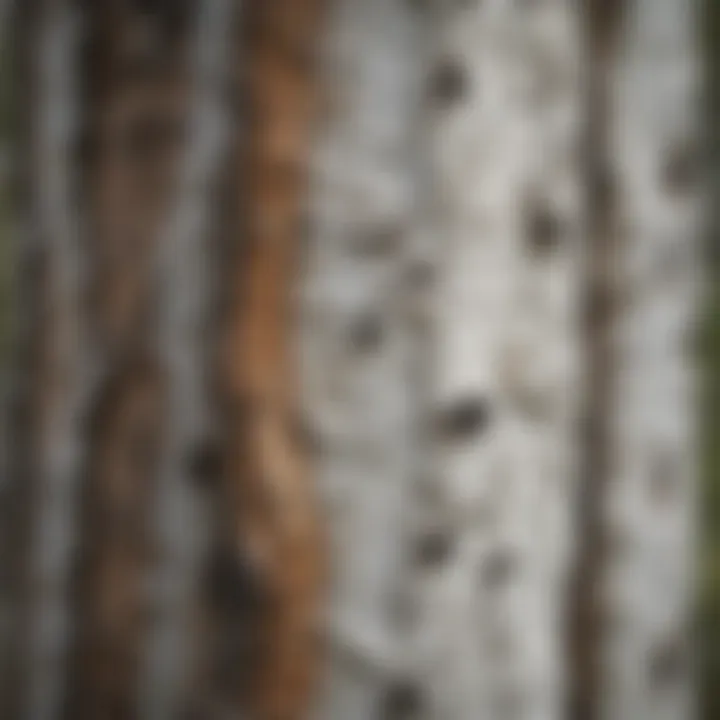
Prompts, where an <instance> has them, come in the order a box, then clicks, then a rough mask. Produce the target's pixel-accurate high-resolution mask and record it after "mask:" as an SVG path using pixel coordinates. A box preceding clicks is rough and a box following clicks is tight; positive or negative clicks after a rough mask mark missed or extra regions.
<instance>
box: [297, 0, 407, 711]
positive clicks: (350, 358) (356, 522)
mask: <svg viewBox="0 0 720 720" xmlns="http://www.w3.org/2000/svg"><path fill="white" fill-rule="evenodd" d="M409 6H410V3H405V2H402V1H401V0H363V2H357V0H338V1H337V2H334V3H332V4H331V7H330V8H329V17H328V20H327V23H328V30H327V43H326V47H325V49H324V55H323V63H324V64H323V70H322V74H323V78H324V87H323V88H321V91H320V93H321V96H323V95H324V96H325V98H324V99H325V101H326V103H325V104H326V107H327V108H328V114H327V116H326V118H325V119H324V120H321V121H320V122H319V124H318V126H317V131H318V137H317V144H316V148H315V152H314V156H313V159H312V173H311V190H310V208H309V212H310V225H311V227H310V247H309V253H308V258H307V268H306V271H305V275H304V277H303V281H302V294H303V313H302V318H301V332H300V346H301V356H302V361H303V380H304V389H305V390H304V395H305V396H304V401H305V405H306V408H307V413H308V416H309V422H310V425H311V426H312V427H313V432H314V433H315V434H316V435H317V437H318V440H319V445H320V448H321V451H322V454H321V457H320V459H319V461H318V462H317V463H316V466H315V470H314V477H315V478H316V481H317V482H319V486H320V491H321V497H322V499H323V502H324V508H323V513H324V515H323V516H324V517H325V518H326V519H327V522H328V543H327V544H328V547H329V551H330V574H331V589H330V598H329V608H328V609H327V610H326V611H325V613H324V616H325V617H326V618H327V620H328V626H329V627H328V636H329V658H328V665H327V668H326V669H325V670H324V674H323V686H322V688H321V692H320V697H319V699H318V704H317V708H316V710H315V712H314V714H313V715H312V716H313V717H317V718H326V719H327V720H334V719H335V718H343V719H344V720H365V719H366V718H368V717H373V716H375V714H376V707H377V705H378V703H379V702H381V699H380V696H381V693H382V692H383V691H384V684H385V683H386V682H387V681H388V680H390V679H392V678H393V677H394V673H393V672H392V666H393V656H394V653H395V648H394V646H393V639H392V637H393V629H392V627H391V623H390V615H391V612H390V605H391V592H392V590H393V584H394V578H395V576H396V573H397V571H398V568H399V566H400V557H399V555H400V550H401V541H402V526H403V524H404V521H403V512H404V510H403V506H404V505H405V491H406V485H407V479H408V470H409V465H408V462H409V451H410V445H409V443H410V424H409V423H410V421H411V416H410V409H411V401H412V398H411V396H410V394H409V388H408V374H407V356H406V352H407V341H408V333H407V327H406V324H405V322H404V309H403V307H402V302H403V297H404V294H405V288H404V287H403V283H404V272H405V269H406V267H407V265H408V261H409V260H408V256H409V255H412V253H413V247H412V246H413V244H414V240H413V238H412V234H411V230H412V222H411V221H412V216H413V205H414V202H415V195H414V187H413V185H414V180H413V176H412V153H413V151H414V147H413V141H414V138H413V117H414V116H415V115H416V113H417V110H418V108H417V91H418V81H419V70H420V64H419V59H420V58H419V54H418V48H417V41H418V39H419V35H418V32H417V21H416V19H415V13H414V12H413V11H412V9H411V8H410V7H409Z"/></svg>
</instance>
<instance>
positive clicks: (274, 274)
mask: <svg viewBox="0 0 720 720" xmlns="http://www.w3.org/2000/svg"><path fill="white" fill-rule="evenodd" d="M321 9H322V3H320V2H318V1H317V0H304V1H302V2H295V1H294V0H282V1H281V2H277V3H270V4H262V3H258V4H257V5H254V6H253V7H252V9H251V11H250V14H249V24H248V25H247V41H248V49H247V58H248V64H247V78H248V84H247V96H246V97H247V99H248V102H249V106H250V108H251V110H250V112H249V115H250V124H249V128H248V133H249V135H248V142H247V144H246V146H245V147H244V148H243V152H242V154H241V158H242V160H241V162H242V164H243V168H244V178H243V180H244V181H243V182H242V183H241V191H242V192H243V193H245V196H244V197H243V198H242V202H241V203H240V207H241V209H242V212H245V213H246V220H245V223H244V225H245V227H246V231H247V241H246V247H245V248H244V251H243V253H239V254H238V256H239V258H240V263H239V264H240V267H239V268H238V272H237V274H236V276H235V278H234V285H235V287H236V288H237V290H236V294H234V297H233V300H232V303H233V307H232V310H231V321H230V329H229V334H230V337H229V343H228V352H229V355H228V367H227V370H228V386H229V387H228V392H229V400H230V403H231V404H232V407H233V412H234V420H233V426H232V438H231V443H232V447H231V449H230V454H231V456H230V458H229V465H230V467H229V471H230V477H231V479H232V482H233V485H234V490H235V493H236V507H237V521H236V522H237V526H236V533H237V535H236V537H237V541H238V544H239V546H240V551H241V553H242V554H243V555H244V558H245V560H246V561H247V564H248V565H249V566H250V568H251V570H252V572H253V573H254V575H255V577H259V578H260V582H261V583H262V585H263V591H264V598H265V605H264V607H263V609H262V612H263V617H261V618H259V622H260V624H261V629H260V635H261V638H262V655H261V657H259V658H256V663H257V664H256V668H257V670H256V673H255V682H254V683H253V687H252V688H251V694H252V696H251V698H250V699H249V703H250V707H251V710H252V713H253V714H252V716H253V717H257V718H262V719H263V720H265V719H267V720H293V719H295V718H301V717H304V716H305V714H306V712H307V709H308V703H309V701H310V698H311V695H312V691H313V687H314V684H315V681H316V675H317V662H318V637H317V635H318V627H317V624H318V620H319V613H320V605H319V603H320V600H321V592H322V588H323V582H322V576H323V571H322V566H323V561H322V555H323V548H322V541H321V533H320V528H319V522H320V519H319V517H318V509H319V508H318V505H317V500H316V497H315V496H316V493H315V489H314V487H313V483H312V478H311V476H310V474H309V472H308V469H307V462H308V458H307V456H306V453H305V452H304V449H303V447H302V442H301V439H300V436H301V433H300V432H299V431H298V427H299V424H300V423H299V417H298V407H297V405H298V397H297V377H296V372H295V367H294V355H295V353H294V350H295V348H294V347H293V343H292V342H291V338H292V328H293V327H294V317H293V316H294V312H293V302H294V292H293V288H294V285H295V278H296V277H297V276H298V269H299V262H298V260H299V258H300V249H301V248H300V242H299V238H300V236H301V234H302V216H301V210H302V207H301V198H302V195H301V193H302V190H303V188H304V186H305V182H304V181H305V171H306V157H307V150H308V142H309V134H308V133H309V126H310V121H311V119H312V116H313V111H314V105H315V103H314V86H313V77H312V71H313V69H314V62H313V48H314V45H315V43H316V38H317V27H318V23H319V21H320V17H321Z"/></svg>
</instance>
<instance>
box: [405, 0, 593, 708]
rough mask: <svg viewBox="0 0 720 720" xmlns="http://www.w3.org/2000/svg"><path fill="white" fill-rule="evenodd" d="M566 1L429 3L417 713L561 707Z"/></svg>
mask: <svg viewBox="0 0 720 720" xmlns="http://www.w3.org/2000/svg"><path fill="white" fill-rule="evenodd" d="M576 12H577V10H576V9H575V8H574V7H573V6H571V5H570V4H568V3H563V2H547V3H540V4H536V3H506V2H471V3H464V4H463V5H462V6H456V7H450V6H447V7H442V8H441V9H440V10H438V12H437V14H436V16H435V17H434V18H433V25H432V28H433V31H432V35H433V37H432V52H433V55H434V60H433V67H432V68H431V71H430V76H429V81H428V97H427V101H428V103H430V104H431V105H432V107H431V108H430V113H431V118H430V122H429V125H430V127H429V134H428V142H429V145H430V152H431V156H432V157H431V166H430V172H431V173H432V179H433V183H432V186H433V187H432V196H431V197H430V198H428V199H427V201H426V203H425V206H426V207H428V208H429V209H428V213H427V222H428V223H429V224H430V227H429V230H430V232H431V233H432V236H433V238H434V241H435V243H436V245H437V251H438V255H441V258H440V263H439V269H438V270H439V283H438V287H437V290H436V293H437V294H436V297H435V302H436V308H435V311H436V317H435V328H436V330H435V338H434V348H433V354H434V367H433V368H432V371H431V387H432V392H433V398H432V400H433V402H434V406H435V410H434V416H433V417H431V418H430V421H429V427H428V431H429V434H428V436H427V438H426V442H425V445H426V447H428V448H432V449H430V450H429V451H428V452H427V454H426V457H427V458H428V463H429V467H428V469H427V472H429V473H431V476H430V479H429V485H430V488H428V487H427V484H428V483H427V482H425V481H426V480H427V479H426V478H418V480H419V481H420V480H422V481H423V486H422V487H420V486H418V488H417V490H418V496H417V497H418V503H417V505H418V508H419V510H420V512H419V513H418V514H417V518H416V521H417V522H416V532H417V534H418V535H419V540H418V541H417V542H418V549H417V550H416V553H415V554H416V556H417V557H415V558H414V562H415V564H416V566H415V569H414V571H413V572H412V574H411V578H410V582H411V583H412V587H413V591H412V592H411V593H410V594H411V595H412V594H415V595H416V596H417V597H418V599H419V600H420V602H421V610H420V618H419V624H418V627H417V628H416V634H415V637H414V638H413V641H412V642H411V643H410V644H409V648H408V660H410V659H413V660H414V663H415V666H416V668H415V672H416V677H417V678H418V680H419V681H420V682H421V684H424V685H425V687H426V689H427V692H428V697H427V703H428V705H429V708H430V716H431V717H438V718H439V717H442V718H463V719H464V718H468V720H469V719H470V718H477V717H487V718H501V717H507V716H508V713H510V714H511V716H512V717H514V718H538V719H540V718H547V719H550V718H557V717H559V715H560V713H561V707H562V701H563V678H564V667H563V657H564V647H563V641H562V636H563V633H562V622H563V609H564V608H563V600H564V595H565V592H566V581H567V575H568V570H569V560H570V550H571V537H570V535H571V533H570V520H571V517H570V513H571V511H572V504H573V500H574V483H573V479H574V475H575V471H576V464H575V454H576V453H575V443H574V431H575V425H576V422H577V407H576V405H577V394H578V389H579V382H578V372H577V371H578V362H577V361H578V357H577V355H578V349H579V344H578V339H579V335H578V327H579V325H578V322H577V317H576V308H577V301H578V298H579V289H580V267H581V265H580V260H581V252H582V233H581V227H580V224H579V223H580V216H579V190H580V185H579V174H578V173H579V168H578V164H577V161H578V156H577V151H578V141H579V139H580V137H579V130H580V124H579V119H580V116H579V111H580V99H581V93H580V91H581V80H582V78H581V77H580V74H579V67H580V45H579V40H580V38H579V33H578V27H577V26H576V22H577V17H576ZM428 489H430V490H431V498H430V500H429V501H428V499H427V498H425V497H421V496H420V493H427V491H428ZM418 631H419V632H418Z"/></svg>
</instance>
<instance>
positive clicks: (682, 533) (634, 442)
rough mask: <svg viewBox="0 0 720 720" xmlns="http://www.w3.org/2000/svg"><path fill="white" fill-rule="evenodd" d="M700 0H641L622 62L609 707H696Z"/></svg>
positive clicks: (617, 101) (617, 105)
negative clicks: (694, 347) (693, 340)
mask: <svg viewBox="0 0 720 720" xmlns="http://www.w3.org/2000/svg"><path fill="white" fill-rule="evenodd" d="M693 26H694V22H693V4H692V3H690V2H686V1H685V0H635V1H634V2H629V3H628V4H627V8H626V10H625V14H624V19H623V24H622V26H621V28H620V35H619V37H618V40H617V49H616V53H617V55H616V57H615V60H614V63H613V65H612V67H611V70H610V73H611V75H610V108H611V116H610V118H609V121H610V123H611V127H610V136H609V137H610V151H609V152H610V162H611V163H612V167H614V168H615V171H616V175H617V183H618V187H617V197H618V198H620V204H619V209H618V211H619V223H620V232H621V235H620V246H619V253H620V254H619V257H618V264H617V268H616V273H617V275H616V292H617V293H618V297H620V298H621V299H622V301H623V304H622V305H621V307H620V311H619V316H618V318H617V322H616V325H615V326H614V332H613V343H614V344H613V348H614V363H615V365H616V382H617V384H616V392H615V396H614V401H613V406H614V410H613V413H614V414H613V416H612V425H611V431H612V439H611V443H612V444H611V450H612V455H611V462H612V466H611V470H610V477H609V479H608V485H607V488H608V495H607V498H606V505H605V522H606V533H607V537H608V541H609V547H610V555H609V558H608V561H607V562H608V565H607V567H606V575H605V585H604V588H603V590H604V592H603V601H604V603H605V607H606V613H605V615H604V617H605V618H606V622H607V626H606V627H605V647H604V648H603V661H604V664H603V666H602V682H601V686H600V692H599V695H600V698H601V708H602V714H601V717H603V718H607V719H608V720H631V719H632V720H647V719H649V718H653V719H654V720H661V719H664V718H666V719H667V720H671V719H672V720H686V719H689V718H691V717H693V714H694V713H693V694H694V692H693V688H692V674H693V673H692V650H691V648H690V646H689V641H690V622H691V614H692V608H693V590H694V587H695V582H694V569H693V558H694V557H695V554H696V541H695V537H694V527H695V523H694V518H693V511H694V507H695V500H696V496H697V492H696V491H697V484H696V478H695V475H696V464H695V456H696V449H695V448H696V446H695V427H694V426H695V422H694V415H695V408H696V403H695V401H694V388H693V368H692V366H691V365H692V361H691V356H690V351H689V344H688V341H689V338H690V333H691V332H692V330H693V321H694V319H695V317H696V310H695V295H696V292H697V290H698V287H699V281H698V251H699V232H698V221H699V200H700V199H701V198H700V192H699V190H700V184H699V182H698V179H699V169H698V167H697V164H698V162H699V147H698V141H699V136H698V107H699V96H698V93H697V90H698V80H699V75H698V66H697V62H696V58H695V53H696V45H697V40H696V35H695V33H694V27H693Z"/></svg>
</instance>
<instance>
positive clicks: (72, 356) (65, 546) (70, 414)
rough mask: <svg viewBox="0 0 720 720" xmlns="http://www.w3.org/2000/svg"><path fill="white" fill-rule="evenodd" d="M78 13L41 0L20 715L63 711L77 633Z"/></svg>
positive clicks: (84, 363)
mask: <svg viewBox="0 0 720 720" xmlns="http://www.w3.org/2000/svg"><path fill="white" fill-rule="evenodd" d="M79 30H80V26H79V18H78V17H77V15H76V14H75V12H73V10H72V8H71V7H70V6H69V5H68V4H67V3H65V2H48V3H45V4H44V6H43V16H42V20H41V32H40V36H39V44H38V47H37V53H38V56H37V66H36V67H37V70H36V72H37V86H36V92H37V104H36V106H35V111H36V115H35V118H34V121H35V123H36V124H35V133H36V135H35V142H36V146H35V147H34V149H33V150H34V155H33V167H32V176H31V177H32V182H33V184H34V188H35V195H34V197H33V201H32V205H31V211H32V213H33V224H34V226H33V227H32V231H31V232H32V237H30V238H28V239H27V240H28V242H32V243H37V247H36V248H35V251H41V252H42V253H43V254H44V256H45V262H46V263H47V265H46V267H47V275H46V282H47V292H48V295H47V297H46V301H47V303H48V306H47V308H46V310H47V311H48V312H51V313H52V315H53V318H54V326H53V327H52V328H49V337H48V338H46V340H45V341H46V342H47V343H48V345H47V346H46V349H47V352H48V357H47V358H46V361H47V362H48V366H47V372H48V373H49V375H48V379H49V385H48V386H47V387H46V393H47V394H46V397H45V399H44V402H45V403H46V414H45V416H44V419H43V428H42V430H41V435H40V439H39V448H38V452H39V464H38V472H39V475H38V478H37V480H36V482H37V485H36V487H37V489H36V495H35V497H34V503H35V510H34V512H35V519H34V523H33V536H32V538H31V553H30V557H29V562H30V574H31V575H30V577H31V593H32V595H31V598H30V602H31V606H32V615H31V622H30V626H29V628H28V632H29V634H28V638H27V643H28V649H27V653H28V657H29V660H28V663H27V667H26V672H27V685H26V688H25V693H26V694H25V698H24V710H23V711H22V717H27V718H33V719H37V720H47V719H48V718H52V717H55V716H56V714H57V713H58V712H59V709H60V703H61V701H62V691H63V682H64V667H65V661H66V653H67V649H68V642H69V638H70V635H71V624H70V610H69V604H68V603H69V597H68V595H69V582H70V573H71V569H72V562H73V559H74V551H75V545H76V537H75V536H76V508H77V504H78V489H79V480H80V476H81V473H80V470H81V460H82V457H81V435H80V428H81V424H80V420H81V413H82V409H83V407H84V406H85V403H86V401H87V399H88V398H87V393H88V389H89V388H88V383H87V378H88V375H89V371H90V368H89V366H88V356H87V353H86V347H85V341H86V336H85V332H84V330H85V329H84V326H83V319H84V314H83V309H82V293H83V287H84V284H83V277H84V272H83V262H82V255H81V246H80V242H79V219H78V215H77V207H76V201H77V197H76V191H77V183H76V182H75V180H76V178H75V175H74V172H73V168H72V147H73V143H74V141H75V139H76V131H77V113H78V94H77V88H76V81H77V78H78V73H77V60H78V49H79V43H78V39H79Z"/></svg>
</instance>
